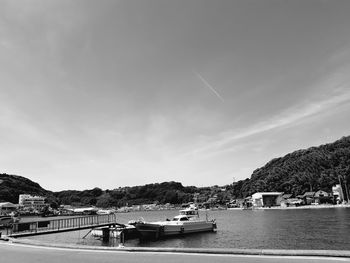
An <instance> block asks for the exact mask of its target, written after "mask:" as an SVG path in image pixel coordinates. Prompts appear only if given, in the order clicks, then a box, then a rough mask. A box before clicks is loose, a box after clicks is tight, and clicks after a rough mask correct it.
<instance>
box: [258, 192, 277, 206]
mask: <svg viewBox="0 0 350 263" xmlns="http://www.w3.org/2000/svg"><path fill="white" fill-rule="evenodd" d="M282 195H283V193H280V192H258V193H255V194H253V195H252V202H253V207H271V206H279V205H281V200H282Z"/></svg>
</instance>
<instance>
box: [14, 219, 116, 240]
mask: <svg viewBox="0 0 350 263" xmlns="http://www.w3.org/2000/svg"><path fill="white" fill-rule="evenodd" d="M113 223H116V215H115V214H110V215H89V216H79V217H70V218H61V219H48V220H37V221H31V222H23V223H21V222H19V223H14V224H13V226H12V228H9V229H8V230H7V235H9V236H11V235H13V234H22V233H33V234H35V233H38V234H39V233H45V232H47V233H52V232H60V231H69V230H71V231H74V230H78V229H81V228H89V227H97V226H100V225H106V224H113Z"/></svg>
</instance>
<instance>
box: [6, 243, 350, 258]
mask: <svg viewBox="0 0 350 263" xmlns="http://www.w3.org/2000/svg"><path fill="white" fill-rule="evenodd" d="M3 240H4V239H3ZM4 241H7V242H10V243H12V244H18V245H28V246H34V247H47V248H58V249H59V248H63V249H72V250H74V249H77V250H87V251H109V252H116V253H117V252H133V253H179V254H214V255H249V256H294V257H298V256H303V257H341V258H350V251H349V250H286V249H237V248H225V249H221V248H161V247H151V248H150V247H96V246H84V245H74V244H49V243H43V242H39V241H34V240H26V239H21V240H19V239H14V238H8V239H6V240H4Z"/></svg>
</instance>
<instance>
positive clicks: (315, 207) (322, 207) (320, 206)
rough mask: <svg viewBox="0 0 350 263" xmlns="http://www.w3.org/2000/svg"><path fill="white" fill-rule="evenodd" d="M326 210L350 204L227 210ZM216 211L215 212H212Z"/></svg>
mask: <svg viewBox="0 0 350 263" xmlns="http://www.w3.org/2000/svg"><path fill="white" fill-rule="evenodd" d="M328 208H350V204H339V205H305V206H289V207H281V206H272V207H254V208H248V209H244V208H239V207H238V208H228V209H227V210H295V209H328ZM213 211H216V210H213ZM218 211H219V210H218Z"/></svg>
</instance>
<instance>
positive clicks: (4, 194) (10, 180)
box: [0, 174, 52, 204]
mask: <svg viewBox="0 0 350 263" xmlns="http://www.w3.org/2000/svg"><path fill="white" fill-rule="evenodd" d="M20 194H32V195H43V196H50V195H52V193H51V192H50V191H47V190H45V189H44V188H42V187H41V186H40V185H39V184H38V183H35V182H33V181H31V180H29V179H27V178H25V177H22V176H18V175H9V174H0V202H5V201H6V202H12V203H14V204H17V203H18V196H19V195H20Z"/></svg>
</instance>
